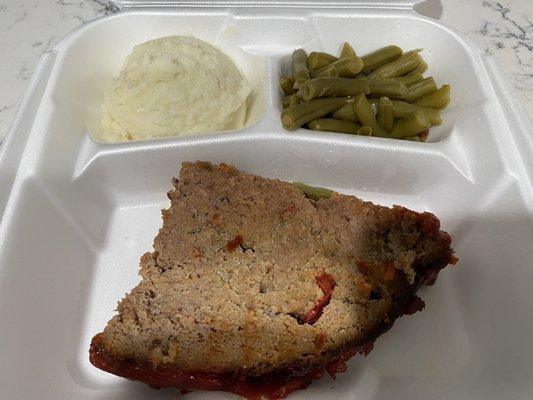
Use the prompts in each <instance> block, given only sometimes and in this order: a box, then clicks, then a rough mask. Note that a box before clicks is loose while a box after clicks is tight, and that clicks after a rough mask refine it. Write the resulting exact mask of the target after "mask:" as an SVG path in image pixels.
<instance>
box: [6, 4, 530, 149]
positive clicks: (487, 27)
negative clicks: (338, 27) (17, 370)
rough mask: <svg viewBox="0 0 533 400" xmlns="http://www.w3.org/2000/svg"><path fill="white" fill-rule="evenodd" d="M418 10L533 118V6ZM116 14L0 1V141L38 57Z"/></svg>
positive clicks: (106, 8) (92, 7)
mask: <svg viewBox="0 0 533 400" xmlns="http://www.w3.org/2000/svg"><path fill="white" fill-rule="evenodd" d="M417 10H418V11H419V12H420V13H422V14H425V15H427V16H430V17H432V18H435V19H438V20H441V21H443V22H444V23H446V24H448V25H451V26H453V27H455V28H457V29H458V30H460V31H462V32H464V33H465V34H466V35H467V36H468V37H470V38H471V39H472V40H473V41H474V42H476V43H477V44H478V45H479V46H480V47H481V48H482V49H484V50H485V51H486V52H487V53H489V54H492V55H494V56H495V57H496V58H497V59H498V61H499V62H500V65H501V67H502V69H503V70H504V72H505V73H506V74H507V76H508V77H509V79H510V81H511V83H512V84H513V85H514V87H515V88H516V89H517V95H518V97H519V100H520V101H521V102H522V103H523V104H524V105H525V107H526V110H527V111H528V113H529V115H530V116H531V117H532V118H533V4H532V0H499V1H498V0H468V1H464V0H435V1H433V0H428V1H426V2H424V3H423V4H419V5H418V6H417ZM116 11H117V10H116V8H115V7H114V6H112V5H109V3H108V2H107V1H105V0H0V35H1V37H2V40H1V41H0V54H2V62H1V63H0V87H1V88H2V90H1V91H0V139H1V138H2V137H3V136H4V135H5V134H6V132H7V130H8V127H9V124H10V123H11V120H12V119H13V116H14V114H15V112H16V110H17V108H18V106H19V103H20V101H21V99H22V96H23V95H24V91H25V90H26V87H27V85H28V83H29V80H30V78H31V76H32V73H33V70H34V68H35V66H36V64H37V61H38V59H39V57H40V55H41V54H42V53H43V52H44V51H45V50H46V49H48V48H50V47H51V46H53V45H54V44H55V43H56V42H57V41H58V40H59V39H60V38H61V37H62V36H64V35H65V34H66V33H68V32H69V31H70V30H72V29H74V28H76V27H77V26H79V25H81V24H83V23H85V22H87V21H89V20H91V19H94V18H98V17H101V16H104V15H108V14H111V13H113V12H116Z"/></svg>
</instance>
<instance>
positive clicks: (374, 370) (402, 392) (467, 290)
mask: <svg viewBox="0 0 533 400" xmlns="http://www.w3.org/2000/svg"><path fill="white" fill-rule="evenodd" d="M125 3H127V2H125ZM159 3H161V2H159ZM177 3H179V2H177ZM228 4H229V3H228ZM250 4H252V3H250ZM299 4H300V3H296V4H295V5H293V6H291V7H289V6H288V4H285V6H283V7H279V4H278V6H276V7H273V6H272V4H271V5H270V6H267V5H266V6H262V7H252V6H250V7H239V6H223V4H222V3H220V2H219V3H216V5H217V7H203V6H201V5H199V6H198V7H195V6H192V5H190V4H189V5H183V4H182V5H181V6H180V5H179V4H177V5H176V6H175V7H173V8H169V7H162V8H157V9H156V8H137V9H131V10H123V11H121V12H119V13H117V14H115V15H113V16H109V17H105V18H102V19H100V20H97V21H93V22H91V23H89V24H86V25H85V26H83V27H81V28H80V29H78V30H76V31H74V32H72V33H71V34H69V35H68V36H67V37H65V38H64V39H63V40H62V41H61V42H60V43H59V44H58V45H57V46H56V47H55V48H54V49H52V50H51V51H50V52H48V53H47V54H45V55H44V57H43V59H42V60H41V63H40V64H39V67H38V69H37V72H36V74H35V77H34V79H33V81H32V84H31V88H30V91H29V93H28V94H27V96H26V98H25V101H24V103H23V106H22V108H21V111H20V112H19V114H18V117H17V118H16V121H15V123H14V125H13V126H12V129H11V132H10V134H9V136H8V138H7V140H6V142H5V143H4V145H3V146H2V147H1V150H0V151H1V153H0V188H1V189H0V218H1V219H0V398H2V399H24V400H28V399H34V398H38V399H40V400H47V399H61V398H64V399H114V400H119V399H152V398H153V399H156V398H157V399H161V398H167V399H171V398H175V397H176V396H177V391H176V390H173V389H165V390H161V391H154V390H152V389H149V388H148V387H145V386H144V385H142V384H140V383H134V382H128V381H126V380H124V379H121V378H118V377H115V376H113V375H110V374H107V373H104V372H102V371H100V370H98V369H96V368H94V367H92V366H91V365H90V363H89V361H88V348H89V343H90V339H91V337H92V336H93V335H94V334H95V333H97V332H99V331H100V330H101V329H102V328H103V327H104V325H105V323H106V321H107V320H108V319H109V318H110V316H111V315H112V314H113V310H114V309H115V307H116V303H117V301H118V300H119V299H120V298H121V297H122V296H123V294H124V293H125V292H127V291H128V290H129V289H130V288H131V287H133V286H134V285H135V283H136V282H137V281H138V276H137V266H138V259H139V257H140V255H142V254H143V253H144V252H146V251H150V250H151V245H152V240H153V237H154V236H155V234H156V232H157V230H158V228H159V226H160V225H161V218H160V209H161V208H165V207H167V206H168V204H167V199H166V196H165V193H166V192H167V190H168V189H169V187H170V178H171V177H172V176H176V175H177V174H178V170H179V164H180V163H181V162H182V161H187V160H209V161H213V162H219V161H225V162H229V163H233V164H234V165H235V166H236V167H238V168H239V169H242V170H245V171H249V172H252V173H257V174H260V175H262V176H267V177H277V178H281V179H287V180H298V181H304V182H307V183H310V184H315V185H319V186H326V187H331V188H334V189H336V190H338V191H340V192H343V193H350V194H355V195H357V196H359V197H361V198H363V199H367V200H372V201H375V202H378V203H381V204H386V205H391V204H394V203H398V204H402V205H405V206H407V207H410V208H413V209H415V210H419V211H422V210H428V211H431V212H433V213H435V214H436V215H437V216H438V217H439V218H440V219H441V221H442V225H443V229H445V230H447V231H448V232H450V233H451V234H452V237H453V245H454V247H455V249H456V252H457V255H458V257H459V258H460V262H459V264H458V266H457V267H456V268H448V269H447V270H445V271H443V272H442V273H441V276H440V278H439V280H438V281H437V284H436V285H435V286H434V287H433V288H430V289H422V291H421V295H422V297H423V298H424V300H425V301H426V310H425V311H424V312H422V313H418V314H416V315H414V316H411V317H405V318H402V319H400V320H399V321H398V322H397V323H396V325H395V326H394V328H393V329H392V331H391V332H390V333H388V334H386V335H384V336H383V337H382V338H380V339H379V340H378V341H377V343H376V346H375V349H374V351H373V352H372V353H371V354H370V355H369V356H368V357H367V358H366V359H363V358H361V357H355V358H354V359H353V360H352V361H351V362H350V365H349V369H348V372H347V373H345V374H341V375H339V376H338V378H337V379H336V380H335V381H333V380H331V379H330V378H329V377H324V378H322V379H321V380H320V381H318V382H316V383H314V384H313V385H312V386H311V387H310V388H309V389H308V390H307V391H305V392H297V393H295V394H293V395H291V398H293V399H304V398H317V399H322V398H331V399H358V400H363V399H383V400H387V399H403V398H410V399H450V398H456V399H484V400H489V399H530V398H531V396H532V395H533V383H532V382H533V381H532V379H531V377H532V375H531V365H532V363H533V346H531V341H530V339H531V338H532V337H533V311H532V309H533V308H532V305H533V265H532V264H533V246H532V244H533V218H532V215H533V214H532V213H533V191H532V174H533V146H532V142H531V136H529V134H530V133H531V124H530V121H529V120H528V119H527V117H525V113H524V111H523V109H521V107H520V105H517V104H516V102H515V100H514V98H513V96H512V94H510V93H509V90H508V85H507V84H506V82H505V80H504V79H503V77H502V74H501V72H500V71H499V69H498V68H497V67H496V66H495V65H494V63H493V62H492V60H491V59H490V58H488V57H487V56H485V55H484V54H483V53H482V52H481V51H480V50H479V49H478V48H477V47H475V46H474V45H472V44H471V43H470V42H468V41H467V40H466V39H465V38H464V37H462V36H461V35H459V34H458V33H457V32H454V31H453V30H452V29H450V28H447V27H444V26H442V25H441V24H439V23H438V22H435V21H433V20H430V19H428V18H425V17H422V16H420V15H417V14H416V13H415V12H414V11H413V10H412V8H411V7H410V6H412V4H409V3H408V2H402V1H398V2H389V5H388V6H387V5H383V3H381V4H382V5H381V6H380V7H375V8H370V7H367V5H366V6H365V3H364V2H354V3H353V4H350V3H343V2H340V3H332V5H331V6H330V7H326V6H324V4H323V3H314V2H309V3H307V4H306V6H307V7H305V8H299V6H298V5H299ZM152 5H156V4H155V3H154V4H152ZM204 5H205V4H204ZM226 5H227V4H226ZM300 5H301V4H300ZM228 32H230V33H231V34H229V35H228ZM171 34H193V35H195V36H197V37H198V38H200V39H203V40H206V41H209V42H218V43H220V42H224V43H226V45H227V46H228V49H230V48H232V46H233V48H234V49H236V50H235V52H234V53H233V54H232V56H233V57H235V58H236V59H237V61H238V62H239V64H240V66H241V67H242V68H243V70H244V72H245V74H246V75H247V76H249V77H250V79H251V80H252V81H253V82H254V85H256V89H257V90H256V93H257V95H258V99H260V101H257V103H256V106H255V111H254V113H255V117H254V119H255V120H254V121H251V124H250V125H249V126H248V127H246V128H245V129H243V130H240V131H236V132H227V133H216V134H206V135H200V136H192V137H183V138H176V139H167V140H154V141H145V142H135V143H124V144H103V143H99V142H97V141H95V140H93V139H91V137H90V136H89V135H88V134H87V127H89V129H90V125H91V118H92V117H91V115H92V114H93V113H94V110H96V109H97V108H98V107H99V105H100V103H101V101H102V93H103V90H104V87H105V84H106V82H109V80H110V79H111V77H112V76H113V75H116V74H117V72H118V70H119V68H120V64H121V62H122V60H123V59H124V57H125V56H126V55H127V54H128V52H129V51H130V50H131V48H132V47H133V46H134V45H135V44H137V43H140V42H143V41H145V40H148V39H152V38H156V37H160V36H165V35H171ZM344 40H348V41H350V42H351V43H352V44H353V45H354V47H355V48H356V50H357V51H358V52H359V53H361V54H363V53H365V52H367V51H371V50H373V49H375V48H378V47H380V46H383V45H386V44H390V43H395V44H398V45H400V46H401V47H403V48H405V49H409V48H418V47H423V48H424V49H425V50H424V53H423V55H424V58H425V59H426V60H427V62H428V64H429V65H430V73H431V75H433V76H434V77H435V78H436V79H437V81H438V83H439V84H441V83H445V82H447V83H450V84H451V85H452V88H453V100H452V103H451V105H450V107H449V108H448V109H447V111H446V112H444V113H443V117H444V120H445V123H444V124H443V125H442V126H439V127H435V128H432V130H431V134H430V142H431V143H415V142H406V141H394V140H386V139H380V138H371V137H354V136H351V135H342V134H335V133H327V132H322V133H320V132H310V131H306V130H298V131H295V132H290V133H288V132H286V131H284V130H283V129H282V128H281V126H280V122H279V113H280V105H279V104H280V99H279V96H280V94H279V92H278V89H277V85H278V75H279V70H280V69H281V68H283V64H284V63H285V62H286V61H287V56H288V55H289V54H290V53H291V52H292V50H293V49H294V48H297V47H304V48H306V49H308V50H324V51H329V52H335V51H338V49H339V47H340V45H341V43H342V42H343V41H344ZM228 43H229V44H228ZM228 51H230V50H228ZM233 397H234V396H232V395H228V394H221V393H207V392H195V393H191V394H188V395H187V398H190V399H200V398H210V399H215V398H233Z"/></svg>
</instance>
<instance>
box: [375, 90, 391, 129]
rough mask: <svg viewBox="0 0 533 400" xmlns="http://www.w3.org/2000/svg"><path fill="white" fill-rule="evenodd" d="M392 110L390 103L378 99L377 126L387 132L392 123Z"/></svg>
mask: <svg viewBox="0 0 533 400" xmlns="http://www.w3.org/2000/svg"><path fill="white" fill-rule="evenodd" d="M393 108H394V107H393V106H392V102H391V101H390V100H389V99H388V98H386V97H382V98H381V99H379V103H378V114H377V121H378V124H379V126H381V127H382V128H383V129H385V130H386V131H387V132H390V131H391V129H392V124H393V122H394V112H393Z"/></svg>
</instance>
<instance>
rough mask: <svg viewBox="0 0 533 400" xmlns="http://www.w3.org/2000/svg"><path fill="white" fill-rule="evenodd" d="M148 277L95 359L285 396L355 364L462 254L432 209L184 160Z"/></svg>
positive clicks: (144, 268) (153, 381)
mask: <svg viewBox="0 0 533 400" xmlns="http://www.w3.org/2000/svg"><path fill="white" fill-rule="evenodd" d="M173 184H174V190H172V191H171V192H169V194H168V196H169V198H170V200H171V206H170V208H169V209H167V210H163V227H162V228H161V229H160V231H159V234H158V235H157V237H156V238H155V241H154V249H155V250H154V251H153V252H152V253H146V254H145V255H144V256H143V257H142V258H141V263H140V275H141V277H142V280H141V282H140V283H139V284H138V286H136V287H135V288H134V289H133V290H132V291H131V292H130V293H129V294H127V295H126V296H125V297H124V298H123V299H122V300H121V301H120V303H119V305H118V314H117V315H116V316H114V317H113V318H112V319H111V320H110V321H109V323H108V324H107V326H106V327H105V329H104V331H103V332H102V333H99V334H98V335H96V336H95V337H94V338H93V341H92V343H91V351H90V359H91V362H92V363H93V364H94V365H95V366H97V367H99V368H101V369H103V370H105V371H108V372H111V373H114V374H116V375H119V376H123V377H126V378H129V379H136V380H140V381H143V382H146V383H148V384H150V385H152V386H155V387H166V386H175V387H178V388H180V389H183V390H194V389H207V390H227V391H231V392H234V393H237V394H240V395H243V396H245V397H248V398H250V399H255V398H260V397H261V396H262V395H263V396H264V397H266V398H272V399H275V398H282V397H284V396H286V395H287V394H288V393H289V392H291V391H293V390H297V389H301V388H304V387H306V386H307V385H309V383H310V382H311V381H312V380H313V379H316V378H318V377H319V376H321V375H322V373H323V371H324V370H327V371H328V372H329V373H330V374H332V375H334V374H335V373H336V372H341V371H343V370H344V369H345V366H344V363H345V361H346V360H347V359H348V358H349V357H350V356H352V355H354V354H355V353H356V352H360V353H365V354H366V352H368V351H369V349H370V348H371V344H372V343H373V341H374V340H375V339H376V338H377V336H379V335H380V334H381V333H383V332H385V331H386V330H388V329H389V328H390V327H391V326H392V324H393V322H394V320H395V319H396V318H398V317H399V316H400V315H402V314H404V313H412V312H413V311H417V310H418V309H421V307H422V306H423V302H421V300H420V299H418V298H417V297H415V292H416V290H417V289H418V287H419V286H420V285H421V284H423V283H430V284H431V283H433V282H434V280H435V279H436V276H437V274H438V272H439V270H440V269H442V268H444V267H445V266H446V265H447V264H449V263H454V262H455V257H454V256H453V251H452V249H451V248H450V244H451V239H450V236H449V235H448V234H446V233H445V232H443V231H441V230H440V223H439V221H438V219H437V218H436V217H435V216H434V215H432V214H430V213H417V212H414V211H410V210H408V209H406V208H403V207H399V206H394V207H392V208H387V207H382V206H377V205H374V204H372V203H370V202H364V201H361V200H360V199H358V198H356V197H354V196H346V195H341V194H337V193H333V195H332V196H331V197H330V198H327V199H320V200H318V201H314V200H311V199H308V198H306V197H305V196H304V194H303V193H302V192H301V191H300V190H299V189H297V188H296V187H294V186H293V185H291V184H289V183H287V182H283V181H280V180H275V179H265V178H261V177H258V176H255V175H251V174H246V173H242V172H239V171H237V170H236V169H235V168H234V167H232V166H229V165H226V164H220V165H212V164H210V163H205V162H196V163H184V164H183V165H182V169H181V172H180V176H179V180H176V179H175V180H174V181H173Z"/></svg>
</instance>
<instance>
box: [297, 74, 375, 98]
mask: <svg viewBox="0 0 533 400" xmlns="http://www.w3.org/2000/svg"><path fill="white" fill-rule="evenodd" d="M360 93H365V94H368V93H370V88H369V86H368V80H367V79H365V78H355V79H353V78H315V79H309V80H308V81H307V82H305V83H303V84H302V86H301V87H300V89H299V90H298V93H297V95H298V96H299V97H300V98H301V99H302V100H304V101H308V100H311V99H314V98H316V97H342V96H355V95H358V94H360Z"/></svg>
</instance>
